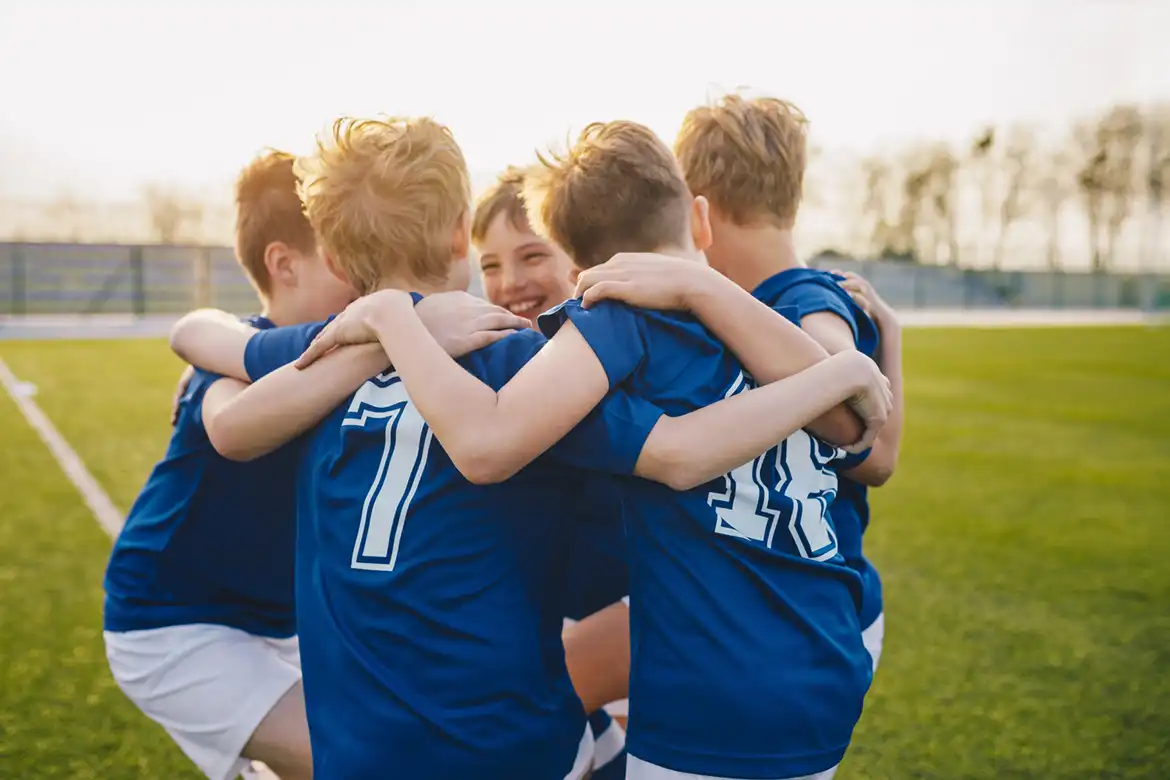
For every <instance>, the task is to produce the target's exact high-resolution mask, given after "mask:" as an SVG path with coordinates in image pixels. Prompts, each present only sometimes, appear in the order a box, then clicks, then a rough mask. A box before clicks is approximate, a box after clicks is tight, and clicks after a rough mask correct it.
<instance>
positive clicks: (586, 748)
mask: <svg viewBox="0 0 1170 780" xmlns="http://www.w3.org/2000/svg"><path fill="white" fill-rule="evenodd" d="M591 771H593V729H591V728H589V724H588V723H586V724H585V733H584V734H582V735H581V741H580V742H579V743H577V758H576V759H575V760H574V761H573V768H572V769H570V770H569V774H567V775H565V780H581V779H582V778H584V777H588V776H589V773H590V772H591Z"/></svg>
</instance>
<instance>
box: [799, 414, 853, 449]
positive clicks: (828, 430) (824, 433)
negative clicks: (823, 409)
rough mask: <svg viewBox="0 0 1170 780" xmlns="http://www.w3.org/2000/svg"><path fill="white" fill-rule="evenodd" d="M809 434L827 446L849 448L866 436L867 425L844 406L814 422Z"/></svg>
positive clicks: (810, 426) (809, 428)
mask: <svg viewBox="0 0 1170 780" xmlns="http://www.w3.org/2000/svg"><path fill="white" fill-rule="evenodd" d="M808 432H809V433H811V434H813V435H814V436H816V437H817V438H818V439H820V440H821V441H823V442H825V443H826V444H832V445H833V446H834V447H848V446H849V445H851V444H854V443H856V442H857V441H858V440H860V439H861V437H862V436H863V435H865V425H864V424H862V422H861V419H860V418H859V417H858V416H857V415H856V414H854V413H853V410H852V409H850V408H849V407H847V406H845V405H844V404H842V405H841V406H838V407H836V408H835V409H833V410H832V411H830V412H828V413H827V414H824V415H822V416H821V417H819V418H817V419H816V420H814V421H813V422H812V424H810V425H809V426H808Z"/></svg>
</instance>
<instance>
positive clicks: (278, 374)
mask: <svg viewBox="0 0 1170 780" xmlns="http://www.w3.org/2000/svg"><path fill="white" fill-rule="evenodd" d="M389 365H390V361H389V359H388V358H387V357H386V353H385V352H384V351H383V350H382V347H381V346H380V345H378V344H363V345H360V346H355V347H342V348H340V349H336V350H334V351H332V352H330V353H329V354H327V355H325V356H324V357H323V358H321V359H320V360H319V361H317V362H315V363H313V364H312V365H311V366H309V367H307V368H305V369H298V368H296V367H295V366H293V365H292V364H289V365H287V366H284V367H283V368H280V369H277V370H276V371H273V372H272V373H270V374H268V375H267V376H265V377H264V378H263V379H261V380H260V381H258V382H256V383H255V384H254V385H252V386H251V387H249V388H247V389H246V390H244V392H242V393H240V394H239V395H238V396H236V397H235V398H234V399H232V400H231V401H230V402H228V403H227V404H225V405H224V407H223V409H221V410H219V411H218V412H217V413H215V414H214V415H213V416H210V417H207V416H206V415H205V420H204V422H205V425H206V427H207V434H208V437H209V438H210V439H211V443H212V445H213V446H214V447H215V448H216V450H217V451H218V452H219V453H220V454H221V455H223V456H224V457H226V458H230V459H232V460H252V459H254V458H258V457H261V456H263V455H267V454H268V453H270V452H272V451H273V450H275V449H277V448H279V447H281V446H283V445H284V444H287V443H288V442H290V441H292V440H293V439H295V438H296V437H298V436H300V435H301V434H302V433H304V432H305V431H307V430H309V429H310V428H312V427H313V426H314V425H316V424H317V423H319V422H320V421H321V420H322V419H324V418H325V417H326V416H327V415H328V414H329V413H330V412H331V411H333V410H334V409H335V408H337V406H338V404H340V403H342V402H344V401H345V399H346V398H348V397H349V396H350V394H352V393H353V392H354V391H355V390H356V389H357V388H359V387H361V385H362V384H363V383H364V382H365V381H366V380H368V379H369V378H370V377H372V376H374V375H376V374H378V373H380V372H381V371H384V370H386V368H387V367H389Z"/></svg>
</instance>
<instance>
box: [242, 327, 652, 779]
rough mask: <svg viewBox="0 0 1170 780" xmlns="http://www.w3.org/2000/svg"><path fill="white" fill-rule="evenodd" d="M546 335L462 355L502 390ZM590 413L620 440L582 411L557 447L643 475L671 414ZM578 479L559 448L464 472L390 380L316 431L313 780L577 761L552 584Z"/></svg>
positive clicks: (303, 527)
mask: <svg viewBox="0 0 1170 780" xmlns="http://www.w3.org/2000/svg"><path fill="white" fill-rule="evenodd" d="M319 328H320V326H316V327H306V328H300V329H297V328H293V329H284V330H282V331H271V332H268V333H260V334H257V335H256V336H254V337H253V339H252V341H251V342H250V343H249V346H248V355H247V361H246V362H247V367H248V372H249V374H250V375H251V376H252V377H253V379H258V378H259V377H260V376H262V375H264V374H266V373H268V372H269V371H271V370H274V369H275V368H277V367H278V366H280V365H283V364H284V363H286V362H289V361H290V360H292V359H293V358H295V357H296V356H297V355H299V354H300V352H301V351H303V349H304V348H305V347H306V346H307V344H308V343H309V342H310V341H311V339H312V337H313V336H314V335H315V333H316V332H317V331H318V330H319ZM543 343H544V339H543V337H542V336H540V335H539V334H537V333H534V332H524V333H517V334H515V335H513V336H510V337H508V338H506V339H504V340H503V341H500V342H498V343H496V344H494V345H492V346H490V347H487V348H485V349H482V350H479V351H478V352H475V353H472V354H470V355H468V356H466V357H464V358H462V359H461V360H460V363H461V364H462V365H463V367H464V368H465V369H466V370H468V371H469V372H471V373H472V374H474V375H475V376H477V377H478V378H480V379H482V380H483V381H484V382H486V383H488V384H490V385H492V386H494V387H496V388H498V387H501V386H503V385H504V384H505V383H506V382H507V381H508V379H510V378H511V376H512V375H513V374H515V373H516V372H517V371H518V370H519V368H520V367H521V366H523V365H524V363H526V362H527V361H528V360H529V359H530V358H531V357H532V355H534V354H535V353H536V352H537V351H538V350H539V348H540V347H541V346H542V345H543ZM595 415H601V416H603V417H605V418H607V419H609V420H610V421H611V422H610V424H609V425H608V426H606V429H607V430H608V431H612V430H616V429H618V428H622V427H623V426H624V430H625V431H626V433H625V434H624V436H623V440H622V441H620V442H617V441H613V440H612V438H611V437H609V436H608V435H607V437H606V444H605V445H604V446H599V442H600V441H601V439H600V438H598V437H595V436H591V435H590V433H589V423H588V421H587V422H586V423H585V424H583V425H582V426H581V427H580V428H579V432H575V433H574V434H572V435H570V437H568V438H567V439H566V440H565V441H564V442H562V444H560V445H558V448H557V450H558V451H559V453H560V454H562V455H564V456H566V457H569V458H571V459H573V460H574V462H581V461H582V460H583V459H584V460H587V461H588V460H594V461H597V463H598V464H599V467H601V466H606V467H610V468H613V469H615V470H618V471H626V472H629V471H632V469H633V464H634V462H635V461H636V460H637V457H638V453H639V451H640V449H641V446H642V443H643V442H644V441H645V438H646V436H647V435H648V434H649V431H650V428H651V427H653V425H654V423H655V422H656V421H657V417H658V414H657V413H653V412H646V411H645V410H642V409H641V408H635V406H634V404H633V402H630V401H622V400H621V399H617V400H616V401H614V402H610V403H607V404H606V405H603V406H602V407H600V408H599V410H598V411H597V412H595ZM615 415H616V417H615ZM615 419H616V420H620V423H619V424H617V425H615V424H614V423H613V420H615ZM557 454H558V453H557V452H554V453H553V455H554V457H556V456H557ZM569 479H574V478H572V477H570V478H569ZM573 488H574V484H573V482H571V481H570V482H566V472H565V470H564V469H563V468H561V467H559V466H558V465H557V464H556V463H555V462H554V461H553V459H551V458H545V459H541V460H539V461H538V462H536V463H534V464H533V465H532V466H531V467H529V468H527V469H525V470H523V471H522V472H520V473H519V474H517V475H516V476H515V477H513V478H512V479H510V480H508V481H506V482H503V483H500V484H497V485H490V486H477V485H473V484H471V483H469V482H467V481H466V480H465V479H464V478H463V477H462V476H461V475H460V474H459V472H458V471H457V470H456V469H455V467H454V466H453V465H452V464H451V461H450V459H449V458H448V457H447V455H446V453H445V452H444V450H443V448H442V445H441V444H440V443H439V442H438V441H437V440H435V439H434V438H433V436H432V435H431V432H430V429H429V428H428V427H427V426H426V424H425V423H424V422H423V420H422V418H421V417H420V416H419V414H418V412H417V410H416V409H415V408H414V406H413V405H412V404H411V403H410V401H409V398H408V397H407V396H406V392H405V390H404V388H403V384H402V383H401V381H400V380H399V379H398V377H397V376H396V375H394V374H393V373H392V372H390V373H386V374H382V375H380V376H378V377H375V378H374V379H371V380H370V381H368V382H367V383H366V384H365V385H364V386H363V387H362V388H360V389H359V390H358V391H357V392H356V393H355V394H354V395H353V396H352V397H351V399H350V401H349V402H347V403H346V404H344V405H343V406H341V407H338V408H337V409H336V410H335V411H334V412H333V413H332V414H331V415H330V416H329V417H328V418H326V419H325V420H324V421H323V422H322V423H321V424H320V425H319V426H318V427H317V429H316V430H315V431H314V432H313V433H312V434H311V436H310V442H309V445H308V449H307V451H306V456H305V458H304V461H303V463H302V471H301V480H300V485H299V490H300V498H299V503H298V512H299V519H298V526H299V540H298V560H297V565H298V573H297V596H298V600H299V601H298V608H299V618H300V620H301V623H302V625H303V626H304V630H303V631H302V657H303V664H304V666H305V669H306V675H305V679H306V701H307V703H308V711H309V720H310V727H311V729H312V734H313V740H314V742H313V752H314V761H315V769H316V772H317V774H318V776H320V777H360V776H371V775H374V774H377V773H380V772H383V771H386V770H387V768H388V767H393V768H394V771H395V772H396V773H398V774H401V775H402V776H404V777H424V776H425V777H434V778H443V777H464V776H474V777H480V778H493V777H507V778H529V777H530V778H533V779H534V780H537V779H539V780H544V779H545V778H549V777H564V776H566V775H569V774H570V773H571V770H574V756H575V755H577V753H578V746H579V745H580V744H581V743H582V741H583V736H584V735H585V716H584V713H583V712H582V710H581V705H580V702H579V701H578V699H577V697H576V695H575V693H574V692H573V689H572V686H571V684H570V682H569V678H568V675H567V672H566V671H565V667H564V652H563V647H562V645H561V627H562V619H563V616H564V614H565V609H566V604H565V594H564V593H563V592H562V591H557V590H553V591H550V589H549V583H550V582H557V581H563V580H564V576H563V572H564V570H565V566H566V563H567V556H568V539H569V538H570V534H571V532H572V526H571V524H570V523H567V522H564V521H562V520H561V515H563V514H564V512H565V504H564V501H565V499H564V493H565V491H566V490H571V489H573ZM588 752H589V751H588V747H587V746H584V752H583V753H582V757H583V758H584V759H585V760H587V754H588Z"/></svg>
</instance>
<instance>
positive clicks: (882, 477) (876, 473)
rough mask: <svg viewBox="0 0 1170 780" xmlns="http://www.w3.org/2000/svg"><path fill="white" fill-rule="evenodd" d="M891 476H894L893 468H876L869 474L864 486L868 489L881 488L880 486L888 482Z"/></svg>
mask: <svg viewBox="0 0 1170 780" xmlns="http://www.w3.org/2000/svg"><path fill="white" fill-rule="evenodd" d="M892 476H894V467H893V466H878V467H876V468H874V469H873V471H871V472H870V474H869V479H867V480H866V484H867V485H869V487H881V486H882V485H884V484H886V483H887V482H889V481H890V477H892Z"/></svg>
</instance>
